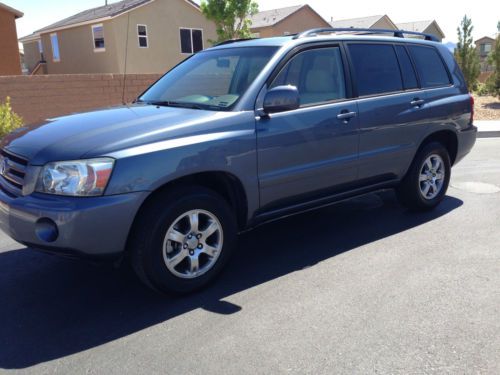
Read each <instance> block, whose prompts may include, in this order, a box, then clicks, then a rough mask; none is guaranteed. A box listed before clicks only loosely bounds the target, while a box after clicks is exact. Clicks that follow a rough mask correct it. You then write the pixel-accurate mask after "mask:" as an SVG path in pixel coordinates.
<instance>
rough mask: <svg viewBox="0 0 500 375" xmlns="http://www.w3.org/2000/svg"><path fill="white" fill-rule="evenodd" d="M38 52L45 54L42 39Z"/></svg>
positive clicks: (39, 42) (39, 41)
mask: <svg viewBox="0 0 500 375" xmlns="http://www.w3.org/2000/svg"><path fill="white" fill-rule="evenodd" d="M37 44H38V52H40V54H42V53H43V44H42V41H41V40H40V39H38V43H37Z"/></svg>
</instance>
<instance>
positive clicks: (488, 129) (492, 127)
mask: <svg viewBox="0 0 500 375" xmlns="http://www.w3.org/2000/svg"><path fill="white" fill-rule="evenodd" d="M474 125H475V126H477V137H478V138H496V137H500V120H493V121H474Z"/></svg>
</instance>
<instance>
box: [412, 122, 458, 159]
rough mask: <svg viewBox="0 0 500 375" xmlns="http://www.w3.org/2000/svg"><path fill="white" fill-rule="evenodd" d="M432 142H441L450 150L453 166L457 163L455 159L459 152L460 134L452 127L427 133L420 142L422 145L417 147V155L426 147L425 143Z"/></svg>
mask: <svg viewBox="0 0 500 375" xmlns="http://www.w3.org/2000/svg"><path fill="white" fill-rule="evenodd" d="M431 142H439V143H441V144H442V145H443V146H444V147H446V149H447V150H448V155H449V156H450V163H451V165H452V166H453V164H455V160H456V159H457V152H458V136H457V134H456V132H454V131H453V130H450V129H446V130H439V131H436V132H434V133H431V134H429V135H427V136H426V137H425V138H424V139H423V140H422V142H420V146H419V148H418V149H417V152H416V153H415V155H418V153H419V152H420V150H422V148H424V147H425V145H427V144H429V143H431Z"/></svg>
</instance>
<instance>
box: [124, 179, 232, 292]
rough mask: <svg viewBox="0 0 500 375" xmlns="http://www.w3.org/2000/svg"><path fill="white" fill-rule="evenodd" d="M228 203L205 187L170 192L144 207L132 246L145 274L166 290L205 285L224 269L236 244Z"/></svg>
mask: <svg viewBox="0 0 500 375" xmlns="http://www.w3.org/2000/svg"><path fill="white" fill-rule="evenodd" d="M235 223H236V220H235V217H234V214H233V212H232V210H231V208H230V207H229V205H228V204H227V202H226V201H225V200H224V199H223V198H222V197H221V196H219V195H218V194H217V193H215V192H213V191H211V190H208V189H205V188H201V187H199V188H196V187H194V188H184V189H176V190H170V191H169V192H168V193H165V194H161V195H159V196H157V197H156V198H155V199H153V200H151V201H149V202H148V203H147V205H146V207H145V208H144V209H143V210H142V211H141V213H140V215H139V217H138V219H137V223H136V225H135V228H134V231H133V233H132V236H131V240H130V244H129V252H130V255H131V261H132V266H133V268H134V270H135V271H136V273H137V275H138V276H139V278H140V279H141V280H142V281H143V282H144V283H145V284H147V285H148V286H150V287H152V288H153V289H156V290H159V291H161V292H173V293H188V292H192V291H195V290H197V289H200V288H202V287H203V286H205V285H206V284H207V283H209V282H210V281H211V280H213V279H214V278H215V277H216V276H217V275H218V274H219V273H220V271H221V270H222V268H223V267H224V265H225V264H226V262H227V260H228V259H229V255H230V253H231V251H232V249H233V248H234V246H235V242H236V232H237V228H236V224H235Z"/></svg>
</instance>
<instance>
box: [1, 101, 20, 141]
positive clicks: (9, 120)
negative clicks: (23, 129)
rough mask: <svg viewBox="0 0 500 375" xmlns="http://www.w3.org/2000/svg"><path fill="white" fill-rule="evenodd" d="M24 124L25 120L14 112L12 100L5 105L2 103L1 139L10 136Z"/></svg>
mask: <svg viewBox="0 0 500 375" xmlns="http://www.w3.org/2000/svg"><path fill="white" fill-rule="evenodd" d="M22 124H23V119H22V118H21V117H20V116H18V115H17V114H16V113H14V112H13V111H12V107H11V106H10V98H9V97H7V100H6V101H5V103H3V104H2V103H0V138H2V137H4V136H5V135H7V134H9V133H10V132H11V131H13V130H14V129H16V128H18V127H20V126H21V125H22Z"/></svg>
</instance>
